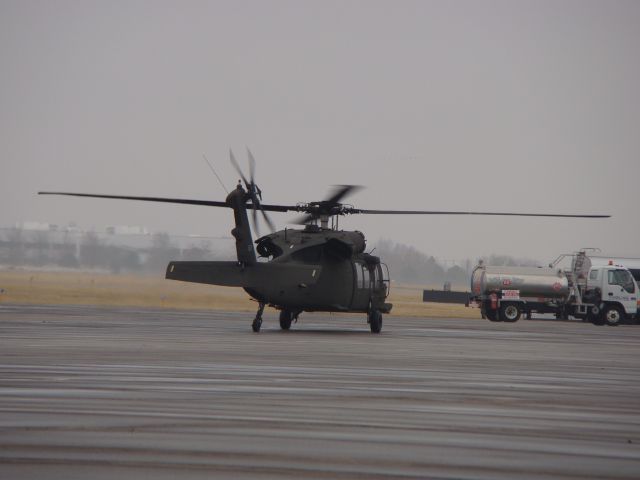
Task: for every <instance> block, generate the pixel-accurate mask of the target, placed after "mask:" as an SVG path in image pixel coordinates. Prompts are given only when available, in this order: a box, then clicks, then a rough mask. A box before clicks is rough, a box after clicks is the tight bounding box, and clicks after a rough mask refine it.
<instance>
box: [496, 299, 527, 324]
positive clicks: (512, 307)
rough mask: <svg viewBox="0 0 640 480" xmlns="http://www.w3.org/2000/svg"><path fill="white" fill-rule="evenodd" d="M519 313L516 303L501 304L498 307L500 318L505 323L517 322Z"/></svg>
mask: <svg viewBox="0 0 640 480" xmlns="http://www.w3.org/2000/svg"><path fill="white" fill-rule="evenodd" d="M521 313H522V312H521V311H520V306H519V305H518V304H517V303H503V304H502V305H500V318H502V320H504V321H505V322H517V321H518V320H519V319H520V314H521Z"/></svg>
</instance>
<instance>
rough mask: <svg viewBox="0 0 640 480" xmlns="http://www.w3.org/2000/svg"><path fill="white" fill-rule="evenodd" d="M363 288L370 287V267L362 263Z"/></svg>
mask: <svg viewBox="0 0 640 480" xmlns="http://www.w3.org/2000/svg"><path fill="white" fill-rule="evenodd" d="M362 288H369V269H368V268H367V266H366V265H362Z"/></svg>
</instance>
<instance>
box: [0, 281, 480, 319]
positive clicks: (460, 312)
mask: <svg viewBox="0 0 640 480" xmlns="http://www.w3.org/2000/svg"><path fill="white" fill-rule="evenodd" d="M424 288H433V287H432V286H429V287H424ZM0 289H1V290H2V293H0V303H14V304H42V305H46V304H64V305H110V306H114V305H120V306H139V307H156V308H170V309H198V310H230V311H247V312H253V311H255V310H256V303H255V302H254V301H252V300H251V299H250V298H249V296H248V295H247V294H246V293H245V292H244V291H243V290H242V289H240V288H229V287H218V286H214V285H200V284H195V283H185V282H176V281H172V280H165V279H164V278H163V276H162V275H161V274H160V275H158V276H146V275H112V274H106V273H88V272H66V271H65V272H43V271H24V270H0ZM422 290H423V287H422V286H418V285H398V284H394V285H393V286H392V288H391V295H390V296H389V301H391V302H392V303H393V305H394V307H393V311H392V312H393V314H394V315H404V316H413V317H456V318H480V314H479V312H478V310H476V309H473V308H466V307H464V306H463V305H445V304H435V303H424V302H423V301H422Z"/></svg>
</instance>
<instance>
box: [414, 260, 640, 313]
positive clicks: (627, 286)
mask: <svg viewBox="0 0 640 480" xmlns="http://www.w3.org/2000/svg"><path fill="white" fill-rule="evenodd" d="M566 257H570V258H571V267H570V268H567V269H563V268H560V267H559V264H560V263H561V262H562V260H564V259H565V258H566ZM639 298H640V292H639V291H638V284H637V283H636V281H635V280H634V278H633V276H632V275H631V273H630V271H629V270H628V268H626V267H625V266H622V265H620V264H616V263H615V262H614V261H613V260H611V261H607V262H606V263H603V262H601V261H597V262H594V264H593V265H592V262H591V260H590V259H589V257H588V256H587V254H586V252H585V251H584V250H581V251H579V252H577V253H574V254H570V255H561V256H560V257H558V258H557V259H556V260H555V261H554V262H553V263H551V264H550V265H549V266H548V267H504V266H499V267H498V266H489V265H484V264H483V263H482V262H480V263H479V264H478V265H477V266H476V267H475V268H474V270H473V273H472V274H471V292H470V293H464V292H447V291H436V290H425V291H424V292H423V300H424V301H425V302H445V303H466V304H467V306H472V307H479V308H480V313H481V315H482V318H487V319H489V320H490V321H492V322H516V321H518V320H519V319H520V317H521V316H522V315H523V314H524V315H526V316H527V318H531V314H532V313H553V314H555V316H556V318H565V319H566V318H569V316H572V317H574V318H578V319H581V320H584V321H590V322H592V323H594V324H596V325H604V324H607V325H618V324H620V323H621V322H623V321H625V320H633V319H637V318H638V311H639V309H640V300H639Z"/></svg>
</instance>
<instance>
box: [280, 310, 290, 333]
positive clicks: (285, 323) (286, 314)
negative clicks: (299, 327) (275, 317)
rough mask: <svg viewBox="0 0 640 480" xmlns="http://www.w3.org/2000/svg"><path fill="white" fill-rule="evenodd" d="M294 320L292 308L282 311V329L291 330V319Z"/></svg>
mask: <svg viewBox="0 0 640 480" xmlns="http://www.w3.org/2000/svg"><path fill="white" fill-rule="evenodd" d="M292 320H293V313H292V312H291V310H281V311H280V328H281V329H282V330H289V329H290V328H291V321H292Z"/></svg>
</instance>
